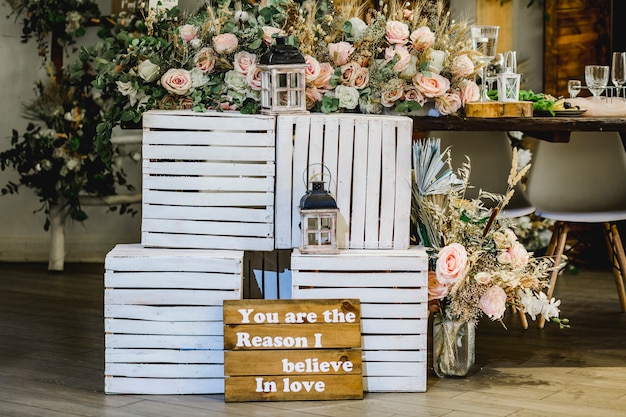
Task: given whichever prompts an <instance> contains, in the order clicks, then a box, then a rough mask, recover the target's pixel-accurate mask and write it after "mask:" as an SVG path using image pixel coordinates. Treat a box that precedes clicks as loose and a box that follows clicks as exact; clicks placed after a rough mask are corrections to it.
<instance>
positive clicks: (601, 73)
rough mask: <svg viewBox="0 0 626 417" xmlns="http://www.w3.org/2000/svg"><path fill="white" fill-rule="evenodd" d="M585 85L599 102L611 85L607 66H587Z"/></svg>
mask: <svg viewBox="0 0 626 417" xmlns="http://www.w3.org/2000/svg"><path fill="white" fill-rule="evenodd" d="M585 83H587V87H588V88H589V91H591V94H593V97H594V99H596V100H597V99H598V96H599V95H600V94H602V92H603V91H604V89H605V88H606V86H607V84H608V83H609V67H608V66H607V65H587V66H585Z"/></svg>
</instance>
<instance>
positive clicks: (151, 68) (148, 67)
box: [137, 59, 160, 83]
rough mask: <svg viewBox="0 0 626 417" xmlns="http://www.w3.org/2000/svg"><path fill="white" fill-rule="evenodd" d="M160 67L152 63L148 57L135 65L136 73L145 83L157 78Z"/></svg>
mask: <svg viewBox="0 0 626 417" xmlns="http://www.w3.org/2000/svg"><path fill="white" fill-rule="evenodd" d="M159 70H160V67H159V66H158V65H156V64H153V63H152V61H150V60H149V59H144V60H143V61H141V63H140V64H139V65H138V66H137V73H138V74H139V77H140V78H141V79H142V80H144V81H145V82H147V83H151V82H153V81H156V80H157V79H158V78H159Z"/></svg>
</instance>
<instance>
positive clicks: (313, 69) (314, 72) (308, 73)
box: [304, 55, 320, 83]
mask: <svg viewBox="0 0 626 417" xmlns="http://www.w3.org/2000/svg"><path fill="white" fill-rule="evenodd" d="M304 62H306V64H307V67H306V68H305V69H304V78H305V79H306V82H307V83H310V82H312V81H313V80H315V79H316V78H317V77H319V76H320V63H319V61H318V60H317V59H315V58H314V57H312V56H311V55H305V56H304Z"/></svg>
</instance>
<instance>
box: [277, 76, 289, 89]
mask: <svg viewBox="0 0 626 417" xmlns="http://www.w3.org/2000/svg"><path fill="white" fill-rule="evenodd" d="M288 75H289V74H283V73H280V74H277V76H278V77H277V78H278V87H279V88H285V87H287V86H288V85H289V84H288V81H289V79H288V78H287V77H288Z"/></svg>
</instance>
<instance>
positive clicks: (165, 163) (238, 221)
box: [141, 110, 276, 250]
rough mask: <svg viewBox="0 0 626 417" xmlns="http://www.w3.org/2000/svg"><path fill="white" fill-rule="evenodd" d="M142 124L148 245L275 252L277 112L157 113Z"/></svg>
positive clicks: (146, 116) (144, 225)
mask: <svg viewBox="0 0 626 417" xmlns="http://www.w3.org/2000/svg"><path fill="white" fill-rule="evenodd" d="M143 126H144V133H143V184H142V189H143V206H142V226H141V228H142V237H141V242H142V243H143V244H144V245H145V246H151V247H170V248H198V249H234V250H272V249H274V177H275V171H276V167H275V118H274V117H273V116H262V115H244V114H239V113H234V112H233V113H229V112H205V113H199V112H192V111H165V110H160V111H159V110H152V111H148V112H146V113H145V114H144V116H143Z"/></svg>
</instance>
